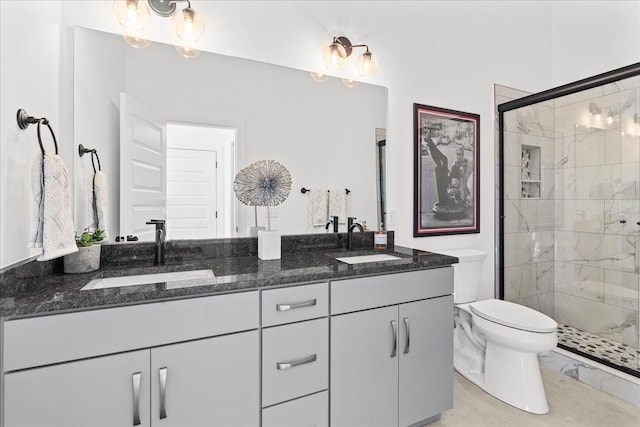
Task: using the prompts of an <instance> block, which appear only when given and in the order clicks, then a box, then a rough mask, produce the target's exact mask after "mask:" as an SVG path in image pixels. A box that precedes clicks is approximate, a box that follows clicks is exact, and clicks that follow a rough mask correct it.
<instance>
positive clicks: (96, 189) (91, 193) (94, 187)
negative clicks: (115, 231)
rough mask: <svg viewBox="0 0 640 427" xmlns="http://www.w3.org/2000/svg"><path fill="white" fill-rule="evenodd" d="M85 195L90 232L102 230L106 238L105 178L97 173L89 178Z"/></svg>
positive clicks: (102, 174)
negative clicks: (86, 196)
mask: <svg viewBox="0 0 640 427" xmlns="http://www.w3.org/2000/svg"><path fill="white" fill-rule="evenodd" d="M88 187H89V188H88V191H87V195H88V197H89V200H87V206H88V207H89V209H88V212H87V214H88V218H89V221H88V223H89V229H90V230H98V229H100V230H103V231H104V237H105V238H106V237H108V236H107V177H106V176H105V174H104V173H102V172H101V171H97V172H96V173H94V174H93V175H91V176H90V177H89V182H88Z"/></svg>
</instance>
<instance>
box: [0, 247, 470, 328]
mask: <svg viewBox="0 0 640 427" xmlns="http://www.w3.org/2000/svg"><path fill="white" fill-rule="evenodd" d="M371 237H372V236H371ZM283 239H284V238H283ZM324 239H325V240H326V239H327V238H324ZM334 239H335V238H334ZM371 240H372V239H371ZM194 242H195V241H194ZM220 242H222V244H223V246H220ZM331 242H333V240H331ZM127 246H128V245H126V244H125V245H106V246H104V247H103V256H102V268H101V269H100V270H98V271H95V272H91V273H85V274H64V273H62V272H61V271H60V267H56V266H55V265H54V266H52V265H45V264H44V263H35V261H32V262H31V263H28V264H25V265H23V266H17V267H15V268H11V269H8V270H7V269H5V270H4V271H0V317H4V318H6V319H11V318H19V317H29V316H39V315H47V314H55V313H61V312H68V311H77V310H90V309H98V308H106V307H114V306H121V305H130V304H141V303H148V302H157V301H163V300H169V299H177V298H189V297H199V296H210V295H217V294H222V293H230V292H240V291H249V290H257V289H264V288H267V287H277V286H283V285H290V284H299V283H310V282H319V281H325V280H334V279H340V278H349V277H358V276H366V275H372V274H381V273H391V272H399V271H410V270H422V269H428V268H434V267H440V266H445V265H450V264H453V263H456V262H457V261H458V260H457V258H454V257H450V256H446V255H440V254H436V253H432V252H426V251H418V250H413V249H409V248H404V247H398V246H395V247H393V246H391V247H390V248H389V249H387V250H384V251H380V250H377V251H376V250H373V249H364V248H361V249H358V248H356V250H353V251H347V250H344V249H341V248H340V247H339V246H340V245H337V246H338V247H336V246H335V245H334V244H333V243H331V244H330V245H327V244H318V242H317V241H316V242H312V243H309V242H306V241H304V242H303V241H302V240H300V239H299V240H298V241H296V242H295V243H294V244H291V242H288V243H287V242H285V241H284V240H283V252H282V258H281V259H279V260H271V261H263V260H260V259H258V257H257V256H256V255H255V249H256V247H257V239H255V238H253V239H252V238H244V239H227V240H224V239H221V241H218V242H216V245H215V246H214V245H210V244H206V243H205V244H203V243H200V242H198V243H190V244H184V243H183V244H174V245H168V246H169V247H168V251H167V254H168V256H167V263H166V265H163V266H153V262H152V261H151V258H150V257H149V256H147V255H148V254H151V255H152V254H153V246H152V245H151V244H139V245H137V246H135V249H134V250H132V249H131V248H132V247H131V246H129V247H127ZM362 246H364V247H365V248H366V247H367V246H366V245H362ZM372 246H373V245H370V246H368V247H369V248H371V247H372ZM212 248H213V249H212ZM141 253H142V254H145V256H139V254H141ZM374 253H388V254H392V255H395V256H397V257H399V258H400V259H397V260H391V261H383V262H368V263H361V264H346V263H344V262H341V261H338V260H336V259H335V258H336V257H341V256H357V255H368V254H374ZM171 254H173V256H172V255H171ZM201 269H211V270H212V271H213V273H214V275H215V278H210V279H198V280H191V281H185V282H182V283H154V284H142V285H135V286H125V287H114V288H105V289H94V290H82V287H84V286H85V285H87V283H88V282H90V281H91V280H92V279H94V278H106V277H117V276H128V275H139V274H151V273H164V272H173V271H186V270H201Z"/></svg>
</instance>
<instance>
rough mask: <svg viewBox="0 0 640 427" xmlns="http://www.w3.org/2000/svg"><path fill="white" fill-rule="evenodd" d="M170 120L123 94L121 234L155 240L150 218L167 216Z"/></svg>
mask: <svg viewBox="0 0 640 427" xmlns="http://www.w3.org/2000/svg"><path fill="white" fill-rule="evenodd" d="M166 165H167V154H166V123H165V120H163V119H162V117H160V116H158V115H157V114H156V113H155V112H153V111H152V110H151V109H150V108H149V107H148V106H146V105H144V104H142V103H140V102H138V101H137V100H136V99H134V98H132V97H131V96H129V95H127V94H126V93H121V94H120V234H121V235H128V234H134V235H136V236H138V238H139V239H140V240H154V239H155V234H154V230H155V229H154V228H153V227H152V226H149V225H146V222H147V221H148V220H150V219H166V201H167V189H166V173H167V172H166V171H167V168H166Z"/></svg>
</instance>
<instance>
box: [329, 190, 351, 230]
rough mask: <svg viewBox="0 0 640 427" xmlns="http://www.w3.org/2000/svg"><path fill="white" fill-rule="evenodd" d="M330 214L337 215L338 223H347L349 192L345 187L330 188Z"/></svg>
mask: <svg viewBox="0 0 640 427" xmlns="http://www.w3.org/2000/svg"><path fill="white" fill-rule="evenodd" d="M329 216H330V217H331V216H337V217H338V224H346V223H347V193H345V191H344V189H343V188H332V189H331V190H329Z"/></svg>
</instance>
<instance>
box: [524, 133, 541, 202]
mask: <svg viewBox="0 0 640 427" xmlns="http://www.w3.org/2000/svg"><path fill="white" fill-rule="evenodd" d="M520 171H521V173H520V184H521V185H520V189H521V195H522V198H523V199H539V198H540V194H541V187H542V180H541V179H540V147H536V146H532V145H523V146H522V147H521V163H520Z"/></svg>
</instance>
